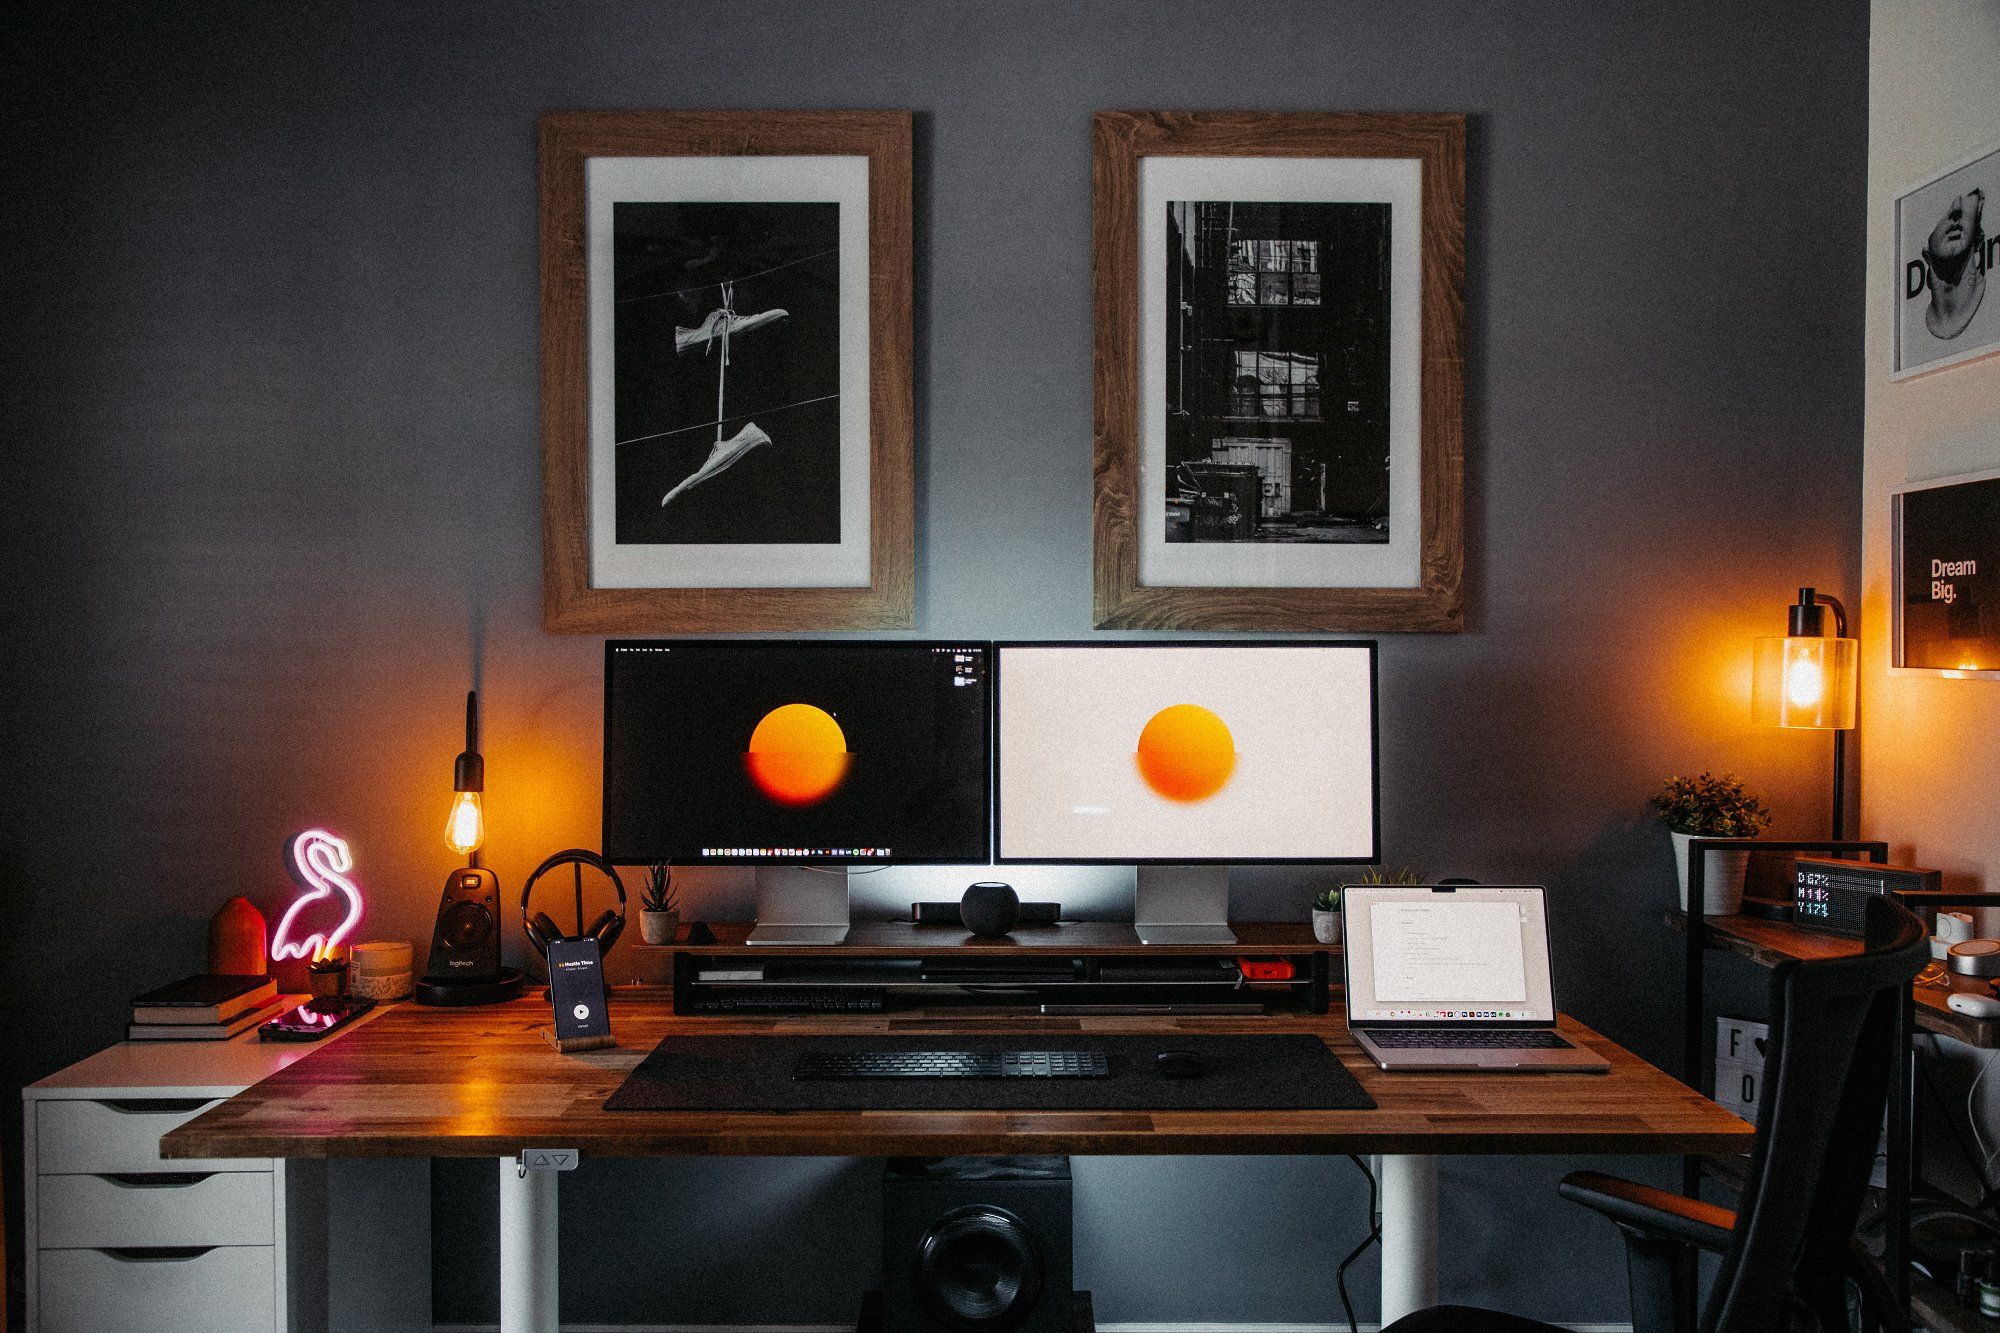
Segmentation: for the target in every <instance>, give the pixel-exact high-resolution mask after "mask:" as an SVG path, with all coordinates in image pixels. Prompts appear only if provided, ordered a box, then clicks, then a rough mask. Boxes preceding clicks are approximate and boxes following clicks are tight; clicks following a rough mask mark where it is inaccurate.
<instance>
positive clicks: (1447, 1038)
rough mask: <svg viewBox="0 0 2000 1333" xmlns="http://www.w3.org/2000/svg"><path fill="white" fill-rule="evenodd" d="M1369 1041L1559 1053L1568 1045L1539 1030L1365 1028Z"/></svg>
mask: <svg viewBox="0 0 2000 1333" xmlns="http://www.w3.org/2000/svg"><path fill="white" fill-rule="evenodd" d="M1368 1040H1370V1041H1372V1042H1374V1043H1375V1044H1376V1045H1377V1046H1380V1047H1383V1048H1385V1049H1395V1050H1475V1051H1560V1050H1566V1049H1568V1047H1569V1042H1567V1041H1565V1040H1564V1039H1563V1038H1561V1037H1558V1036H1557V1035H1556V1034H1555V1033H1553V1032H1544V1031H1542V1030H1540V1029H1538V1028H1530V1029H1527V1030H1525V1031H1523V1030H1521V1029H1519V1028H1514V1029H1508V1030H1505V1031H1500V1032H1481V1031H1479V1030H1478V1029H1476V1028H1402V1029H1390V1030H1383V1029H1381V1028H1370V1029H1368Z"/></svg>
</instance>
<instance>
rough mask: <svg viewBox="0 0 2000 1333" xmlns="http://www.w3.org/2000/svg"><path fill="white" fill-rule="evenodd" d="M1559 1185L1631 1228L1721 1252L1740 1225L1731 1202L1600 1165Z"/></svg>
mask: <svg viewBox="0 0 2000 1333" xmlns="http://www.w3.org/2000/svg"><path fill="white" fill-rule="evenodd" d="M1556 1189H1557V1191H1558V1192H1559V1193H1560V1194H1561V1195H1562V1196H1563V1197H1564V1198H1565V1199H1568V1200H1570V1201H1571V1202H1572V1203H1580V1204H1582V1205H1583V1206H1584V1207H1586V1208H1589V1209H1592V1210H1593V1211H1595V1212H1599V1213H1602V1214H1604V1216H1606V1217H1608V1218H1610V1219H1611V1220H1612V1221H1613V1222H1616V1223H1617V1224H1618V1225H1619V1226H1621V1227H1623V1228H1625V1229H1626V1230H1628V1231H1637V1232H1640V1233H1642V1234H1644V1235H1647V1236H1651V1237H1653V1238H1655V1239H1658V1240H1666V1241H1675V1242H1678V1243H1680V1244H1684V1245H1694V1246H1697V1247H1699V1248H1701V1249H1704V1250H1710V1251H1713V1252H1714V1253H1716V1254H1721V1253H1722V1252H1723V1251H1725V1250H1727V1249H1728V1248H1729V1237H1730V1231H1731V1230H1732V1229H1733V1228H1734V1227H1735V1226H1736V1214H1735V1213H1733V1212H1731V1211H1729V1209H1727V1208H1718V1207H1716V1206H1715V1205H1714V1204H1712V1203H1703V1202H1701V1201H1700V1200H1699V1199H1688V1198H1683V1197H1682V1196H1681V1195H1678V1194H1670V1193H1668V1192H1667V1191H1666V1190H1656V1189H1654V1188H1653V1187H1652V1186H1650V1185H1635V1184H1633V1183H1632V1182H1631V1181H1629V1180H1620V1179H1618V1177H1616V1176H1606V1175H1600V1174H1599V1173H1598V1172H1595V1171H1576V1172H1573V1173H1571V1174H1570V1175H1567V1176H1564V1177H1563V1182H1562V1184H1560V1185H1558V1186H1556Z"/></svg>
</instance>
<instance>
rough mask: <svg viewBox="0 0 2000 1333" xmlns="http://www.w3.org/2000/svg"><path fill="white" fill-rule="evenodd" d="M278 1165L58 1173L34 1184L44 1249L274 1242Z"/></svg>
mask: <svg viewBox="0 0 2000 1333" xmlns="http://www.w3.org/2000/svg"><path fill="white" fill-rule="evenodd" d="M276 1175H277V1173H276V1172H272V1171H216V1172H212V1173H207V1174H196V1175H187V1176H182V1175H170V1174H167V1173H164V1172H149V1173H147V1174H144V1175H106V1176H52V1175H48V1174H47V1173H44V1174H43V1175H42V1178H41V1179H40V1180H39V1181H38V1182H36V1185H37V1188H36V1193H37V1194H38V1195H39V1198H38V1199H37V1201H36V1204H35V1221H36V1224H37V1227H38V1234H37V1241H36V1243H37V1244H38V1245H39V1246H40V1247H41V1248H42V1249H44V1250H82V1249H135V1248H143V1247H148V1246H151V1247H159V1246H167V1247H187V1246H195V1245H275V1244H277V1243H278V1227H277V1204H276V1199H275V1198H274V1195H273V1189H274V1186H273V1181H274V1179H275V1177H276Z"/></svg>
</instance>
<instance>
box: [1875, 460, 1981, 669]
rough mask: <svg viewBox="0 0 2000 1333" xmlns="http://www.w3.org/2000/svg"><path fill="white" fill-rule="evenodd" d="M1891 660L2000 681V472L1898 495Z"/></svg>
mask: <svg viewBox="0 0 2000 1333" xmlns="http://www.w3.org/2000/svg"><path fill="white" fill-rule="evenodd" d="M1892 503H1893V504H1894V506H1895V507H1894V509H1893V510H1892V511H1891V515H1890V550H1891V552H1892V553H1893V556H1894V571H1893V572H1894V585H1895V590H1896V595H1895V603H1894V605H1895V617H1894V630H1893V639H1892V656H1891V658H1890V662H1889V665H1890V666H1891V667H1893V668H1896V669H1898V670H1904V671H1922V672H1930V673H1937V674H1941V675H1944V676H1947V677H1953V678H1964V677H1980V678H1983V679H1987V680H2000V471H1994V472H1981V473H1976V474H1973V475H1970V476H1962V477H1950V478H1947V479H1946V480H1943V481H1932V482H1925V483H1922V484H1920V485H1915V486H1910V487H1907V488H1905V489H1904V490H1901V491H1898V492H1896V494H1895V495H1894V496H1893V497H1892Z"/></svg>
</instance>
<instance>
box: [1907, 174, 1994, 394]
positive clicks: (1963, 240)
mask: <svg viewBox="0 0 2000 1333" xmlns="http://www.w3.org/2000/svg"><path fill="white" fill-rule="evenodd" d="M1996 193H2000V148H1989V149H1986V150H1983V151H1982V152H1981V153H1980V154H1979V156H1977V157H1975V158H1973V159H1972V160H1970V161H1968V162H1962V163H1960V164H1958V165H1957V166H1954V167H1950V168H1948V169H1946V170H1945V171H1943V172H1940V173H1939V174H1938V175H1936V176H1933V177H1931V178H1930V179H1929V180H1927V181H1924V182H1922V183H1921V184H1918V185H1915V186H1913V187H1911V188H1910V189H1908V190H1906V191H1904V192H1903V194H1901V195H1900V196H1898V197H1897V199H1896V258H1897V267H1898V279H1897V288H1896V291H1897V298H1896V322H1895V330H1896V347H1895V363H1894V368H1893V369H1894V374H1895V376H1896V377H1897V378H1901V377H1903V376H1906V375H1915V374H1918V373H1920V372H1923V371H1927V370H1939V369H1942V368H1943V367H1945V366H1951V365H1957V364H1958V363H1960V362H1962V361H1969V360H1971V359H1972V358H1973V357H1977V356H1983V355H1985V354H1986V353H1988V352H1991V351H1993V350H1994V348H1995V346H1996V345H2000V298H1993V297H1989V296H1988V294H1987V290H1986V289H1987V286H1988V276H1989V274H1990V272H1991V270H1992V268H1993V264H1994V260H1995V259H1996V257H2000V235H1995V234H1994V232H1993V229H1992V219H1991V217H1990V212H1991V210H1990V207H1989V206H1990V204H1991V202H1992V201H1993V200H1994V198H1995V196H1996Z"/></svg>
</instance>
